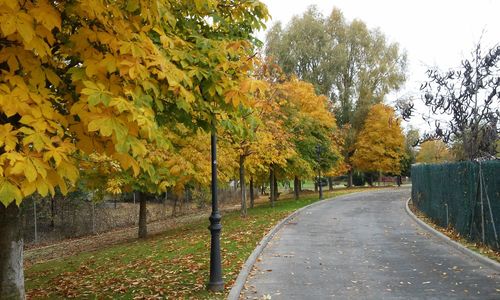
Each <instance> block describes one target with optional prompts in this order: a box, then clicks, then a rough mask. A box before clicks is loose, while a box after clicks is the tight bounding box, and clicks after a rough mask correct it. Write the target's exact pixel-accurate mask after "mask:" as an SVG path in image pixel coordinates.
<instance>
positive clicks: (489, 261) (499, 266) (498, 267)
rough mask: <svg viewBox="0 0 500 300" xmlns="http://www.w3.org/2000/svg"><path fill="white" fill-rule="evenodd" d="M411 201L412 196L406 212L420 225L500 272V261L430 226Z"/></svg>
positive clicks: (408, 201) (407, 203) (407, 202)
mask: <svg viewBox="0 0 500 300" xmlns="http://www.w3.org/2000/svg"><path fill="white" fill-rule="evenodd" d="M410 201H411V198H408V200H407V201H406V206H405V210H406V213H407V214H408V215H409V216H410V217H411V218H412V219H413V220H414V221H415V222H416V223H417V224H418V225H420V227H422V228H424V229H425V230H427V231H429V232H430V233H432V234H433V235H434V236H436V237H438V238H440V239H442V240H444V241H445V242H446V243H448V244H449V245H451V246H452V247H453V248H455V249H456V250H458V251H460V252H462V253H463V254H465V255H467V256H469V257H471V258H473V259H475V260H476V261H479V262H480V263H481V264H483V265H485V266H488V267H490V268H492V269H494V270H495V271H496V272H500V263H498V262H496V261H494V260H492V259H490V258H488V257H486V256H484V255H481V254H479V253H477V252H474V251H472V250H470V249H469V248H467V247H465V246H464V245H462V244H460V243H458V242H455V241H454V240H452V239H451V238H449V237H448V236H446V235H445V234H443V233H441V232H439V231H438V230H436V229H434V228H432V226H430V225H429V224H427V223H425V222H424V221H422V220H421V219H419V218H418V217H417V216H416V215H415V214H414V213H413V212H412V211H411V210H410V206H409V203H410Z"/></svg>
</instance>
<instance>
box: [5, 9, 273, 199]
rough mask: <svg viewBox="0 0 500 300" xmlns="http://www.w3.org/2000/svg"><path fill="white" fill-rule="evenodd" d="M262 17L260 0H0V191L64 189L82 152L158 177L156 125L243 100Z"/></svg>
mask: <svg viewBox="0 0 500 300" xmlns="http://www.w3.org/2000/svg"><path fill="white" fill-rule="evenodd" d="M188 15H189V18H188V17H187V16H188ZM265 18H267V9H266V8H265V6H264V5H263V4H262V3H260V2H258V1H245V2H243V3H234V1H182V2H174V1H149V0H143V1H125V0H122V1H95V0H86V1H62V2H61V1H47V0H41V1H7V2H5V1H4V2H1V3H0V21H1V26H0V44H1V45H2V47H1V49H0V68H1V71H2V77H1V78H0V107H1V109H0V131H1V132H2V139H1V141H0V147H1V149H0V175H1V176H2V177H1V180H0V201H1V202H2V203H3V204H4V205H8V204H9V203H10V202H12V201H14V200H16V202H17V203H18V204H19V203H20V202H21V201H22V199H23V198H24V197H26V196H28V195H30V194H32V193H34V192H35V191H36V192H38V193H39V194H41V195H43V196H45V195H47V194H48V193H49V192H50V193H51V194H54V192H55V191H54V188H55V187H58V188H60V189H61V191H63V193H64V192H66V191H67V190H68V184H70V185H73V184H75V181H76V180H77V178H78V175H79V169H78V167H77V161H75V159H74V158H73V156H74V154H75V153H76V152H80V151H81V152H83V153H84V154H85V155H91V154H93V153H98V154H99V155H106V156H108V157H110V158H112V159H114V160H116V161H118V162H119V163H120V165H121V167H122V168H123V169H124V170H127V169H131V173H132V174H133V176H138V175H139V174H140V173H141V174H143V175H144V174H147V176H151V177H153V178H154V177H157V178H159V177H161V176H159V175H158V174H156V173H155V172H156V170H157V168H155V167H154V162H152V161H151V159H150V158H152V157H151V156H149V158H148V153H150V150H151V149H152V148H155V149H156V148H158V147H159V148H162V149H163V148H164V145H165V142H166V141H164V140H163V138H164V136H163V135H162V134H161V130H158V128H159V125H162V124H163V123H165V122H167V123H168V122H173V123H175V122H181V123H186V124H188V125H193V124H197V125H196V126H203V125H205V127H207V126H206V124H210V122H211V120H212V116H213V113H214V111H215V110H219V111H231V110H232V109H233V107H234V106H237V105H238V104H239V103H240V102H242V101H244V97H243V96H242V95H243V94H242V93H245V90H244V87H242V86H240V83H242V82H244V79H245V78H246V77H248V75H247V71H248V68H249V67H250V66H251V65H250V62H248V60H246V59H242V58H243V57H245V56H248V55H249V54H250V51H251V49H252V46H251V44H250V43H249V42H248V41H249V40H253V38H252V36H251V32H252V31H253V30H254V29H259V28H261V26H263V23H262V22H263V19H265ZM236 28H237V29H236ZM207 100H208V101H207ZM151 143H153V144H155V145H153V146H151ZM153 182H155V183H157V180H156V179H155V180H153Z"/></svg>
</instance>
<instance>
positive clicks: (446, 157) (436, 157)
mask: <svg viewBox="0 0 500 300" xmlns="http://www.w3.org/2000/svg"><path fill="white" fill-rule="evenodd" d="M451 160H453V156H452V154H451V152H450V149H449V148H448V146H447V145H446V144H445V143H444V142H443V141H441V140H429V141H425V142H423V143H422V145H421V146H420V150H419V151H418V154H417V158H416V161H417V162H419V163H442V162H447V161H451Z"/></svg>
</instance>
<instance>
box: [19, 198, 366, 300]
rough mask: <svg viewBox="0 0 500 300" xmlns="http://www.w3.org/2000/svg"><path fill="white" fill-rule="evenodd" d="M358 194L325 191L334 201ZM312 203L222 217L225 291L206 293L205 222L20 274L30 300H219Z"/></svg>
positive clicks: (262, 207)
mask: <svg viewBox="0 0 500 300" xmlns="http://www.w3.org/2000/svg"><path fill="white" fill-rule="evenodd" d="M356 191H359V190H358V189H342V190H337V191H334V192H326V193H325V197H335V196H339V195H343V194H347V193H352V192H356ZM316 201H317V195H316V194H314V195H308V196H304V197H303V198H300V199H299V200H297V201H295V200H292V199H283V200H280V201H278V202H276V205H275V207H270V205H269V204H268V203H263V204H260V205H258V206H257V207H255V208H254V209H249V212H248V216H247V217H246V218H243V217H241V216H240V214H239V212H231V213H227V214H225V215H224V216H223V219H222V225H223V229H222V234H221V247H222V260H223V270H224V281H225V283H226V285H225V286H226V289H225V290H224V292H221V293H209V292H207V291H206V288H205V285H206V282H207V280H208V272H209V269H208V268H209V248H210V240H209V231H208V230H207V225H208V221H207V220H203V221H197V222H193V223H191V224H189V225H185V226H182V227H179V228H176V229H172V230H169V231H166V232H164V233H162V234H159V235H156V236H152V237H150V238H148V239H145V240H136V241H134V242H131V243H123V244H119V245H114V246H110V247H107V248H105V249H101V250H97V251H93V252H87V253H81V254H78V255H75V256H70V257H67V258H62V259H58V260H52V261H49V262H45V263H40V264H36V265H33V266H30V267H28V268H27V269H26V270H25V284H26V289H27V295H28V298H30V299H35V298H36V299H40V298H41V299H54V298H79V299H88V298H99V299H107V298H108V299H165V298H172V299H178V298H188V299H223V298H225V296H227V293H228V292H229V290H230V288H231V286H232V284H233V282H234V280H235V279H236V277H237V276H238V273H239V270H240V268H241V266H242V265H243V263H244V262H245V260H246V259H247V257H248V256H249V255H250V253H251V252H252V251H253V249H254V248H255V246H256V244H257V243H258V242H259V241H260V240H261V239H262V237H263V236H264V235H265V234H266V233H267V232H268V231H269V230H270V229H271V228H272V227H273V226H274V225H275V224H276V223H277V222H278V221H279V220H281V219H283V218H284V217H285V216H287V215H289V214H290V213H291V212H293V211H295V210H297V209H298V208H301V207H303V206H306V205H308V204H311V203H313V202H316Z"/></svg>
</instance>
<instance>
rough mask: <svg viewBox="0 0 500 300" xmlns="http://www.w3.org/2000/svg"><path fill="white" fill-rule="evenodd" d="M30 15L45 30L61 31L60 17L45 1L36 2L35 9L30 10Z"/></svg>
mask: <svg viewBox="0 0 500 300" xmlns="http://www.w3.org/2000/svg"><path fill="white" fill-rule="evenodd" d="M30 15H32V16H34V17H35V20H36V21H37V22H38V23H40V24H42V25H43V26H44V27H45V28H46V29H47V30H52V29H54V28H59V29H61V16H60V15H59V12H58V11H57V10H55V9H54V8H53V7H52V6H50V5H49V3H48V2H47V1H37V7H34V8H33V9H31V10H30Z"/></svg>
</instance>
